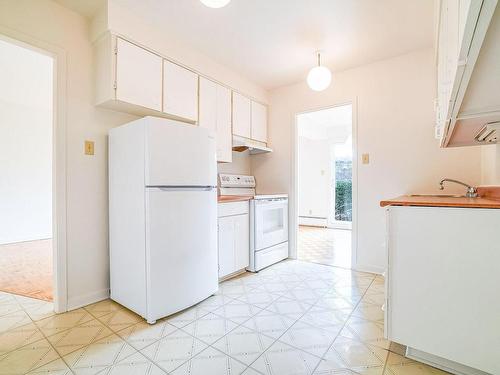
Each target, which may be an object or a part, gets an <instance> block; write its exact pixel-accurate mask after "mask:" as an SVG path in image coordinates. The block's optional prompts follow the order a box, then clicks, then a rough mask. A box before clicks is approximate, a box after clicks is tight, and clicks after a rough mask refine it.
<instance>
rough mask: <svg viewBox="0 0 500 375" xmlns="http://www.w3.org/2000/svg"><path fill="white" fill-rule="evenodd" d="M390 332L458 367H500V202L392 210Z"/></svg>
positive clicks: (419, 355) (412, 350)
mask: <svg viewBox="0 0 500 375" xmlns="http://www.w3.org/2000/svg"><path fill="white" fill-rule="evenodd" d="M387 227H388V241H387V245H388V263H387V264H388V268H387V274H386V311H385V313H386V316H385V327H386V338H388V339H389V340H391V341H394V342H397V343H399V344H402V345H406V346H407V352H406V355H407V356H408V357H410V358H412V359H417V360H418V361H420V362H425V363H428V364H430V365H432V366H434V367H438V368H441V369H444V370H446V371H448V372H451V373H454V374H463V375H466V374H467V375H472V374H474V375H479V374H500V360H499V358H500V357H499V353H500V333H499V332H500V331H499V329H500V324H499V322H500V318H499V317H500V298H499V297H498V296H499V292H498V286H499V285H500V273H499V272H498V265H499V264H500V244H499V242H498V228H500V209H481V208H455V207H453V208H449V207H390V208H389V209H388V210H387Z"/></svg>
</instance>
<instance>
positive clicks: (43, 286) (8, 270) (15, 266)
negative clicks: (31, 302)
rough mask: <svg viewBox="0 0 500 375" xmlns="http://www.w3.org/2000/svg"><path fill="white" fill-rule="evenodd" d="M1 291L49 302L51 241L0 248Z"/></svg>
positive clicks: (15, 244)
mask: <svg viewBox="0 0 500 375" xmlns="http://www.w3.org/2000/svg"><path fill="white" fill-rule="evenodd" d="M0 270H1V272H0V290H1V291H4V292H9V293H14V294H20V295H23V296H27V297H32V298H37V299H41V300H45V301H52V298H53V294H52V293H53V292H52V240H51V239H48V240H37V241H27V242H18V243H13V244H7V245H0Z"/></svg>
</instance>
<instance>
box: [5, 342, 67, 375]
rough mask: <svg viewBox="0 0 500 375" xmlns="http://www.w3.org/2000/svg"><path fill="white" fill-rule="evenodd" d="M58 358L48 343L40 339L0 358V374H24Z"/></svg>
mask: <svg viewBox="0 0 500 375" xmlns="http://www.w3.org/2000/svg"><path fill="white" fill-rule="evenodd" d="M58 358H59V355H58V354H57V353H56V351H55V350H54V349H53V348H52V346H51V345H50V343H49V342H48V341H47V340H45V339H42V340H39V341H36V342H34V343H31V344H28V345H25V346H23V347H21V348H18V349H16V350H14V351H11V352H9V353H7V354H5V355H4V356H2V357H0V374H1V375H4V374H9V375H15V374H26V373H28V372H29V371H31V370H35V369H37V368H39V367H41V366H43V365H45V364H47V363H49V362H52V361H54V360H56V359H58Z"/></svg>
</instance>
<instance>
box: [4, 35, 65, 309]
mask: <svg viewBox="0 0 500 375" xmlns="http://www.w3.org/2000/svg"><path fill="white" fill-rule="evenodd" d="M0 55H1V56H2V59H1V60H0V81H1V82H2V90H1V92H0V124H1V126H0V175H1V176H2V177H1V179H0V212H1V213H2V214H1V215H0V269H1V270H2V272H1V273H0V291H3V292H8V293H13V294H16V295H21V296H26V297H31V298H35V299H40V300H45V301H53V298H54V288H53V284H54V283H53V280H54V277H53V275H54V271H53V237H54V230H53V228H54V225H53V191H54V189H53V175H54V174H53V147H54V142H53V123H54V118H53V117H54V87H53V86H54V81H55V80H54V59H53V58H52V57H51V56H49V55H47V54H44V53H41V52H39V51H36V50H35V49H32V48H27V47H25V46H21V44H18V43H13V42H10V41H8V40H5V39H0Z"/></svg>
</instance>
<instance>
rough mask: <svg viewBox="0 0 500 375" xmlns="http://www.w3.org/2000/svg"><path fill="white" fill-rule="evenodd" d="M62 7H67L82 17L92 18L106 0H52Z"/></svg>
mask: <svg viewBox="0 0 500 375" xmlns="http://www.w3.org/2000/svg"><path fill="white" fill-rule="evenodd" d="M54 1H55V2H56V3H59V4H61V5H62V6H63V7H66V8H69V9H71V10H73V11H75V12H77V13H79V14H81V15H82V16H84V17H87V18H92V17H93V16H94V15H95V14H96V13H97V11H98V10H99V9H100V8H101V6H103V5H104V4H105V3H106V0H54Z"/></svg>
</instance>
